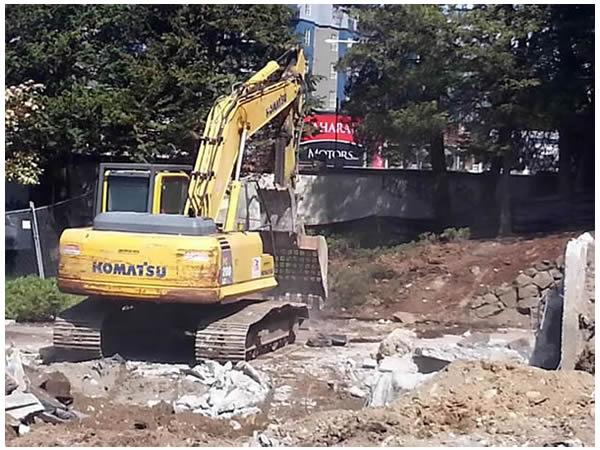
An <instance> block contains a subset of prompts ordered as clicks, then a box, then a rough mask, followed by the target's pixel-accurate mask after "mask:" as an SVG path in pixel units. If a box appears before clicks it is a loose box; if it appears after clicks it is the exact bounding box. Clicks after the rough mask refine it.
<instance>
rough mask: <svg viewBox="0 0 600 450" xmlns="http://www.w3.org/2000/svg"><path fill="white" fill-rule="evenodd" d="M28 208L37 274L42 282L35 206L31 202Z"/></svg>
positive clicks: (42, 262) (40, 251) (42, 260)
mask: <svg viewBox="0 0 600 450" xmlns="http://www.w3.org/2000/svg"><path fill="white" fill-rule="evenodd" d="M29 207H30V208H31V217H32V219H33V220H32V221H31V222H32V223H31V225H32V226H31V229H32V231H33V243H34V245H35V257H36V259H37V264H38V273H39V276H40V278H41V279H42V280H43V279H44V278H45V277H44V259H43V258H42V246H41V245H40V232H39V229H38V223H37V216H36V215H35V205H34V204H33V202H29Z"/></svg>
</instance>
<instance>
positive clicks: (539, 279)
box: [471, 256, 564, 319]
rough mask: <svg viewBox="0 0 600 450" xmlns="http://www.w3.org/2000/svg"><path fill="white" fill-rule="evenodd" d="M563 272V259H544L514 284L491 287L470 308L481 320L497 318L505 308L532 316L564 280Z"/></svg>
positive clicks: (525, 271)
mask: <svg viewBox="0 0 600 450" xmlns="http://www.w3.org/2000/svg"><path fill="white" fill-rule="evenodd" d="M563 273H564V257H562V256H560V257H558V258H556V260H555V261H550V260H547V259H545V260H543V261H541V262H538V263H536V264H534V265H533V266H532V267H529V268H527V269H525V270H523V271H521V273H519V275H518V276H517V277H516V278H515V280H514V281H513V282H512V283H511V284H508V283H503V284H501V285H500V286H497V287H488V289H487V293H485V294H483V295H480V296H478V297H475V298H474V299H473V300H472V301H471V309H472V310H473V313H474V314H475V316H477V317H479V318H480V319H485V318H487V317H491V316H495V315H497V314H500V313H501V312H502V311H504V310H505V309H516V310H517V311H519V312H520V313H521V314H526V315H533V314H535V312H536V311H537V307H538V304H539V303H540V300H541V299H542V298H543V297H544V296H546V295H547V294H548V292H550V290H551V289H553V288H554V287H556V285H557V284H558V283H559V282H560V281H561V280H562V279H563Z"/></svg>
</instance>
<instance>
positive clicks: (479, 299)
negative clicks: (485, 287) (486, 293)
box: [470, 295, 487, 309]
mask: <svg viewBox="0 0 600 450" xmlns="http://www.w3.org/2000/svg"><path fill="white" fill-rule="evenodd" d="M486 303H487V302H486V301H485V300H484V298H483V296H481V295H479V296H477V297H475V298H474V299H473V300H471V303H470V305H471V309H477V308H479V307H480V306H483V305H485V304H486Z"/></svg>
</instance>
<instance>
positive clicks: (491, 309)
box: [475, 300, 504, 319]
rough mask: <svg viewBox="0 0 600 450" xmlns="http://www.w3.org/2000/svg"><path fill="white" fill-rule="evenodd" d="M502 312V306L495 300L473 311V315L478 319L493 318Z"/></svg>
mask: <svg viewBox="0 0 600 450" xmlns="http://www.w3.org/2000/svg"><path fill="white" fill-rule="evenodd" d="M503 310H504V305H503V304H502V303H500V302H499V301H498V300H496V301H495V302H494V303H486V304H485V305H482V306H480V307H479V308H477V309H476V310H475V315H476V316H477V317H479V318H480V319H485V318H487V317H491V316H495V315H496V314H499V313H501V312H502V311H503Z"/></svg>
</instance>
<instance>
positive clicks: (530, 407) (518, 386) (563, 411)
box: [273, 361, 594, 446]
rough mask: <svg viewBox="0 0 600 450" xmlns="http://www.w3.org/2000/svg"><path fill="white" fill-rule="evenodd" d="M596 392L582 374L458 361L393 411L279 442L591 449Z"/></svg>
mask: <svg viewBox="0 0 600 450" xmlns="http://www.w3.org/2000/svg"><path fill="white" fill-rule="evenodd" d="M593 391H594V378H593V377H592V376H591V375H589V374H587V373H584V372H578V371H569V372H549V371H544V370H542V369H537V368H533V367H529V366H525V365H519V364H512V363H490V362H481V361H477V362H456V363H452V364H450V365H449V366H448V367H447V368H445V369H444V370H443V371H442V372H440V374H439V375H438V376H436V377H435V378H433V379H432V380H430V381H429V382H427V383H426V384H424V385H423V386H422V387H421V388H419V389H417V390H415V391H413V392H410V393H408V394H406V395H404V396H402V397H400V398H399V399H398V400H397V401H396V402H394V403H393V404H392V405H390V406H389V407H387V408H383V409H373V410H370V409H365V410H361V411H359V412H347V411H342V412H336V413H328V414H326V415H325V414H324V415H317V416H313V417H311V418H308V419H306V420H304V421H301V422H299V423H293V424H285V425H283V426H282V427H280V428H279V429H277V430H275V431H274V433H275V434H274V435H273V438H275V439H277V440H279V442H281V443H283V444H285V445H294V446H298V445H303V446H306V445H308V446H320V445H327V446H330V445H357V446H359V445H374V444H377V445H379V444H382V443H383V444H385V445H408V444H411V443H412V444H414V443H416V442H419V440H425V439H428V440H429V442H431V438H432V437H436V436H437V437H439V438H440V439H441V438H442V437H443V436H446V437H447V438H450V439H451V438H452V437H453V436H454V437H456V436H457V435H468V436H479V438H485V442H487V443H490V441H491V442H492V443H496V444H497V445H503V444H507V443H510V444H515V443H519V441H520V443H521V444H524V443H526V442H530V443H531V442H532V441H533V442H535V443H537V444H538V445H539V444H540V443H541V442H545V443H548V442H549V441H548V439H550V436H551V437H552V439H555V440H556V439H569V438H573V437H575V438H577V439H579V440H581V441H582V442H587V443H588V444H592V443H593V436H594V418H593V414H594V413H593V410H594V397H593ZM548 432H551V434H548ZM503 438H505V439H503ZM515 440H516V441H515Z"/></svg>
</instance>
